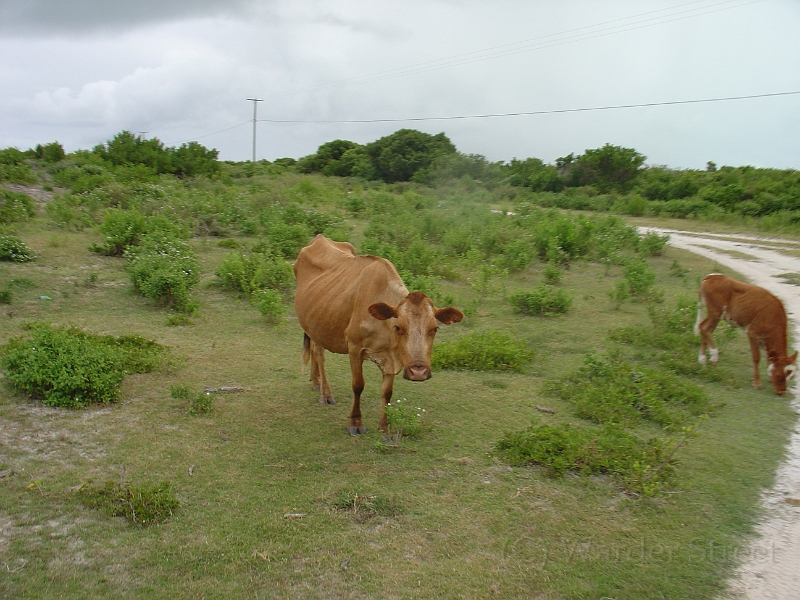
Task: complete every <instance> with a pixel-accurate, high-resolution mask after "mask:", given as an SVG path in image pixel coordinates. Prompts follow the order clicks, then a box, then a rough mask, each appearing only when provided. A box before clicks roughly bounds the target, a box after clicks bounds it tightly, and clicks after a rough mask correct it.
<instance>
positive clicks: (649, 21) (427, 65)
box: [267, 0, 761, 97]
mask: <svg viewBox="0 0 800 600" xmlns="http://www.w3.org/2000/svg"><path fill="white" fill-rule="evenodd" d="M703 1H704V0H695V1H693V2H687V3H684V4H679V5H677V6H674V7H672V8H666V9H659V10H654V11H649V12H644V13H640V14H637V15H632V16H630V17H623V18H620V19H614V20H611V21H605V22H602V23H596V24H594V25H587V26H584V27H577V28H575V29H569V30H566V31H562V32H559V33H553V34H548V35H543V36H539V37H535V38H530V39H527V40H522V41H519V42H512V43H508V44H502V45H500V46H493V47H490V48H484V49H482V50H475V51H472V52H466V53H463V54H456V55H453V56H449V57H445V58H440V59H435V60H430V61H425V62H421V63H416V64H412V65H408V66H405V67H398V68H395V69H388V70H385V71H378V72H376V73H372V74H369V75H362V76H358V77H352V78H348V79H342V80H339V81H334V82H331V83H328V84H323V85H320V86H313V87H308V88H302V89H297V90H287V91H284V92H275V93H273V94H268V95H267V97H274V96H285V95H290V94H298V93H303V92H314V91H321V90H326V89H331V88H336V87H345V86H351V85H361V84H365V83H372V82H374V81H382V80H385V79H393V78H397V77H407V76H410V75H416V74H420V73H427V72H430V71H435V70H440V69H446V68H449V67H456V66H461V65H466V64H471V63H476V62H481V61H485V60H491V59H495V58H502V57H505V56H511V55H514V54H521V53H524V52H532V51H535V50H543V49H546V48H552V47H555V46H561V45H565V44H571V43H574V42H578V41H586V40H590V39H595V38H598V37H606V36H609V35H613V34H615V33H624V32H628V31H634V30H637V29H643V28H646V27H654V26H656V25H663V24H665V23H671V22H674V21H680V20H685V19H689V18H694V17H699V16H704V15H708V14H712V13H716V12H720V11H723V10H731V9H734V8H741V7H742V6H747V5H750V4H755V3H758V2H760V1H761V0H750V1H749V2H744V3H738V4H735V3H736V2H740V0H723V1H721V2H717V3H715V4H711V5H708V6H700V7H697V8H690V9H685V10H677V9H681V8H684V7H686V6H691V5H693V4H698V3H700V2H703ZM731 4H734V5H733V6H729V5H731ZM665 11H672V12H670V13H669V14H666V15H661V16H658V17H649V18H646V19H642V17H648V16H649V15H654V14H656V13H661V12H665ZM692 13H694V14H692ZM680 15H683V16H680ZM624 21H633V22H632V23H627V24H619V25H613V24H614V23H620V22H624ZM598 28H600V29H598ZM590 29H593V30H594V31H585V30H590ZM578 32H584V33H578ZM570 34H571V35H570ZM548 38H560V39H555V40H549V41H547V40H548Z"/></svg>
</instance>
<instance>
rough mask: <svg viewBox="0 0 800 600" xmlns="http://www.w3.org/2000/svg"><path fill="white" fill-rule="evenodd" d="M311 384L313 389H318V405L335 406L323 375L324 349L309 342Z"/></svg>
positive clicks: (325, 377) (326, 379)
mask: <svg viewBox="0 0 800 600" xmlns="http://www.w3.org/2000/svg"><path fill="white" fill-rule="evenodd" d="M311 382H312V383H313V384H314V389H317V388H318V389H319V403H320V404H336V400H334V398H333V394H332V393H331V387H330V385H328V378H327V376H326V375H325V349H324V348H323V347H322V346H320V345H319V344H315V343H314V342H313V341H312V342H311Z"/></svg>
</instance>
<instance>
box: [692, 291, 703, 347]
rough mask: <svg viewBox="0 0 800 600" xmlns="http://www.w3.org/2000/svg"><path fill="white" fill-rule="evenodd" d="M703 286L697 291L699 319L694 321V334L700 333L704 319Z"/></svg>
mask: <svg viewBox="0 0 800 600" xmlns="http://www.w3.org/2000/svg"><path fill="white" fill-rule="evenodd" d="M702 309H703V287H702V285H701V286H700V290H699V291H698V292H697V319H695V322H694V334H695V335H700V322H701V321H702V320H703V310H702Z"/></svg>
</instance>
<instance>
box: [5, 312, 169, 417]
mask: <svg viewBox="0 0 800 600" xmlns="http://www.w3.org/2000/svg"><path fill="white" fill-rule="evenodd" d="M166 353H167V349H166V348H165V347H164V346H161V345H159V344H157V343H155V342H152V341H150V340H146V339H144V338H141V337H139V336H124V337H119V338H115V337H113V336H99V335H95V334H91V333H87V332H84V331H81V330H80V329H76V328H63V327H54V326H50V325H46V324H41V323H39V324H34V325H33V326H32V337H31V338H22V337H20V338H14V339H12V340H11V341H9V342H8V343H7V344H6V345H5V346H3V347H2V349H0V366H2V368H3V373H4V376H5V379H6V381H8V382H9V383H11V384H12V385H13V386H14V387H16V388H18V389H20V390H22V391H24V392H26V393H28V394H30V395H31V396H34V397H36V398H41V399H42V400H43V401H44V403H45V404H46V405H48V406H62V407H68V408H77V407H81V406H86V405H87V404H94V403H108V402H115V401H117V400H118V399H119V385H120V383H121V382H122V380H123V379H124V378H125V375H126V374H128V373H146V372H148V371H152V370H154V369H156V368H158V367H159V365H161V364H162V363H163V361H164V360H165V356H166Z"/></svg>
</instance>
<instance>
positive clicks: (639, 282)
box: [622, 258, 656, 297]
mask: <svg viewBox="0 0 800 600" xmlns="http://www.w3.org/2000/svg"><path fill="white" fill-rule="evenodd" d="M622 274H623V275H624V277H625V281H627V282H628V290H629V291H630V293H631V295H632V296H639V297H643V296H646V295H647V294H648V293H649V292H650V288H651V287H652V286H653V284H654V283H655V281H656V273H655V271H653V269H651V268H650V265H648V264H647V261H646V260H644V259H640V258H632V259H630V260H629V261H628V264H626V265H625V266H624V267H623V269H622Z"/></svg>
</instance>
